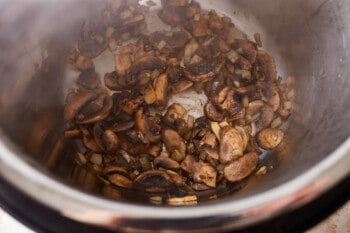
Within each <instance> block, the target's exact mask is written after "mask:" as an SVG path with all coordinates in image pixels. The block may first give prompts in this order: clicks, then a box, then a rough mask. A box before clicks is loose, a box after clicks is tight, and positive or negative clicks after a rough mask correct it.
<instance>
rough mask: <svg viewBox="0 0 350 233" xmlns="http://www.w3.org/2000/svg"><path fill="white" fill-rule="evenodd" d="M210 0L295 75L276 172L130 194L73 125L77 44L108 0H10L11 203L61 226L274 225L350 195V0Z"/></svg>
mask: <svg viewBox="0 0 350 233" xmlns="http://www.w3.org/2000/svg"><path fill="white" fill-rule="evenodd" d="M141 2H142V3H143V1H141ZM155 3H158V2H155ZM144 4H146V1H144ZM200 4H201V6H202V8H203V9H215V11H216V12H218V13H220V14H225V15H228V16H230V17H231V18H232V20H233V22H234V24H235V25H236V27H237V28H240V29H242V30H243V31H244V32H246V33H247V35H248V38H252V35H253V34H254V33H259V34H260V36H261V38H262V41H263V49H264V50H266V51H268V52H269V53H270V54H271V55H272V56H273V57H274V58H275V60H276V65H277V68H278V73H279V74H280V75H281V76H282V77H287V76H289V75H292V76H294V77H295V80H296V82H295V89H296V91H297V96H296V99H295V108H294V111H293V113H292V114H291V117H290V118H289V120H288V122H287V128H286V140H288V142H289V143H288V146H286V147H285V148H284V149H283V150H280V151H275V152H272V153H269V154H267V155H265V156H266V158H267V159H266V166H267V167H268V172H267V174H266V175H264V176H262V177H258V178H254V179H251V180H249V181H248V182H247V183H244V184H242V187H239V188H238V190H236V188H237V187H235V188H233V189H234V190H233V189H232V190H226V192H225V193H224V195H221V196H219V198H217V199H214V200H209V199H208V200H203V201H201V202H199V203H198V205H196V206H181V207H180V206H177V207H176V206H166V205H161V206H155V205H151V204H149V203H145V202H142V201H133V200H132V198H129V199H128V200H125V199H124V198H122V197H120V195H119V193H118V192H116V191H115V190H114V189H113V188H111V187H110V186H108V185H106V184H105V183H104V182H103V181H102V180H101V179H99V178H98V177H97V176H95V175H94V174H93V173H92V172H91V171H89V170H87V169H85V168H84V167H81V166H77V164H76V163H75V161H74V159H73V158H72V150H73V148H72V147H71V145H70V143H69V142H68V141H67V140H65V139H64V138H62V137H61V135H62V133H63V130H64V128H63V125H64V122H63V118H62V112H63V106H64V97H65V95H66V91H67V88H68V87H70V85H72V83H73V82H74V80H73V79H72V78H71V73H70V71H69V68H67V64H66V62H65V56H66V52H67V51H68V49H69V47H70V46H71V45H72V44H73V43H74V41H75V38H76V27H77V25H80V24H81V20H82V19H83V18H86V17H88V16H90V15H93V14H98V13H99V12H100V11H101V7H102V6H101V5H102V4H100V3H98V2H96V1H82V0H75V1H68V0H63V1H53V0H51V1H43V0H30V1H24V0H22V1H21V0H15V1H7V0H5V1H1V3H0V12H1V13H0V15H1V16H0V46H1V54H0V84H1V85H0V106H1V108H0V181H1V182H0V184H1V192H0V197H1V202H2V205H3V206H4V207H5V208H6V209H7V210H8V211H9V212H10V213H13V214H14V215H16V216H17V217H18V218H19V219H22V220H23V221H24V222H27V223H28V224H30V225H31V226H33V227H34V228H36V229H38V230H39V231H52V232H59V231H61V232H62V231H65V232H70V231H72V232H73V231H75V232H76V231H84V232H92V231H94V230H104V231H110V232H113V231H125V232H153V231H167V232H173V231H180V232H190V231H191V232H196V231H197V232H199V231H200V232H213V231H215V232H219V231H221V232H223V231H231V230H238V229H240V230H241V229H251V230H262V229H263V231H266V232H267V231H268V230H267V229H273V228H272V225H273V224H275V226H285V228H284V230H290V229H292V228H290V227H286V225H284V224H285V223H287V222H288V220H287V219H290V218H289V217H290V216H292V215H294V216H303V215H302V213H304V215H308V216H304V217H305V218H302V219H304V220H305V219H307V217H310V216H316V215H315V214H317V216H322V213H321V212H322V211H325V210H326V209H329V208H330V206H333V208H336V207H337V206H338V205H339V204H341V203H342V202H343V201H344V200H347V199H348V198H349V191H347V190H349V189H348V188H347V187H349V174H350V138H349V135H350V124H349V122H350V101H349V100H350V91H349V90H350V79H349V76H350V68H349V65H348V63H349V50H348V46H349V43H350V26H349V23H348V22H349V21H350V15H349V10H350V3H348V2H347V1H328V0H326V1H317V0H312V1H302V0H294V1H287V0H285V1H274V0H266V1H264V2H261V1H256V0H245V1H238V0H237V1H229V0H221V1H200ZM158 5H159V3H158ZM157 7H158V6H152V7H151V8H150V11H151V12H152V11H156V10H157ZM107 65H108V64H106V66H107ZM102 68H103V65H102ZM102 68H101V69H102ZM339 195H340V196H339ZM317 201H318V202H317ZM315 203H316V204H315ZM317 203H318V204H317ZM322 206H323V208H322ZM303 208H308V210H309V212H305V211H304V210H305V209H303ZM317 212H318V213H317ZM305 213H306V214H305ZM320 213H321V215H320ZM281 217H283V218H281ZM318 218H320V217H318ZM281 219H283V220H281ZM315 219H316V217H315ZM299 220H300V219H299ZM291 223H292V221H291V222H290V223H289V224H291ZM295 224H296V225H297V224H302V225H303V226H306V225H307V224H308V223H305V221H304V222H300V221H299V222H298V221H297V222H296V223H295ZM81 229H83V230H81ZM247 231H248V230H247ZM280 231H283V227H282V230H281V229H280Z"/></svg>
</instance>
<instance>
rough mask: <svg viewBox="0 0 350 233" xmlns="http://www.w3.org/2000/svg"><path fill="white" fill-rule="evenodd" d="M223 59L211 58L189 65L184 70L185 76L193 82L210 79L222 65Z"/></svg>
mask: <svg viewBox="0 0 350 233" xmlns="http://www.w3.org/2000/svg"><path fill="white" fill-rule="evenodd" d="M224 62H225V60H224V59H222V58H213V59H212V60H210V61H201V62H198V63H195V64H192V65H190V66H189V67H188V68H187V69H185V70H184V74H185V76H186V78H188V79H189V80H190V81H193V82H203V81H208V80H210V79H212V78H213V77H214V76H215V75H216V74H218V73H219V71H220V69H221V68H222V66H223V65H224Z"/></svg>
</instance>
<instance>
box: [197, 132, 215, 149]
mask: <svg viewBox="0 0 350 233" xmlns="http://www.w3.org/2000/svg"><path fill="white" fill-rule="evenodd" d="M216 144H217V143H216V136H215V134H213V133H212V132H210V131H207V132H206V134H205V135H204V137H203V138H202V140H201V141H200V142H199V146H204V145H207V146H210V147H211V148H215V147H216Z"/></svg>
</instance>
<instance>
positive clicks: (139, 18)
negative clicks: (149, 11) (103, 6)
mask: <svg viewBox="0 0 350 233" xmlns="http://www.w3.org/2000/svg"><path fill="white" fill-rule="evenodd" d="M144 21H145V16H144V15H143V14H135V15H133V17H132V18H129V19H126V20H124V21H123V22H122V23H121V25H120V28H119V30H120V31H127V30H130V29H133V27H135V26H137V25H140V24H142V22H144Z"/></svg>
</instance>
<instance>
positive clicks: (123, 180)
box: [107, 173, 133, 189]
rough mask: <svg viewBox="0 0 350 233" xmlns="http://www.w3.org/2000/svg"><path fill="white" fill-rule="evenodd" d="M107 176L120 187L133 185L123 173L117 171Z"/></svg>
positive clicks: (129, 187)
mask: <svg viewBox="0 0 350 233" xmlns="http://www.w3.org/2000/svg"><path fill="white" fill-rule="evenodd" d="M107 178H108V180H109V181H110V182H111V183H112V184H114V185H117V186H119V187H122V188H127V189H131V188H132V187H133V184H132V181H131V180H130V179H129V178H127V177H125V176H123V175H121V174H118V173H115V174H112V175H109V176H108V177H107Z"/></svg>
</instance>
